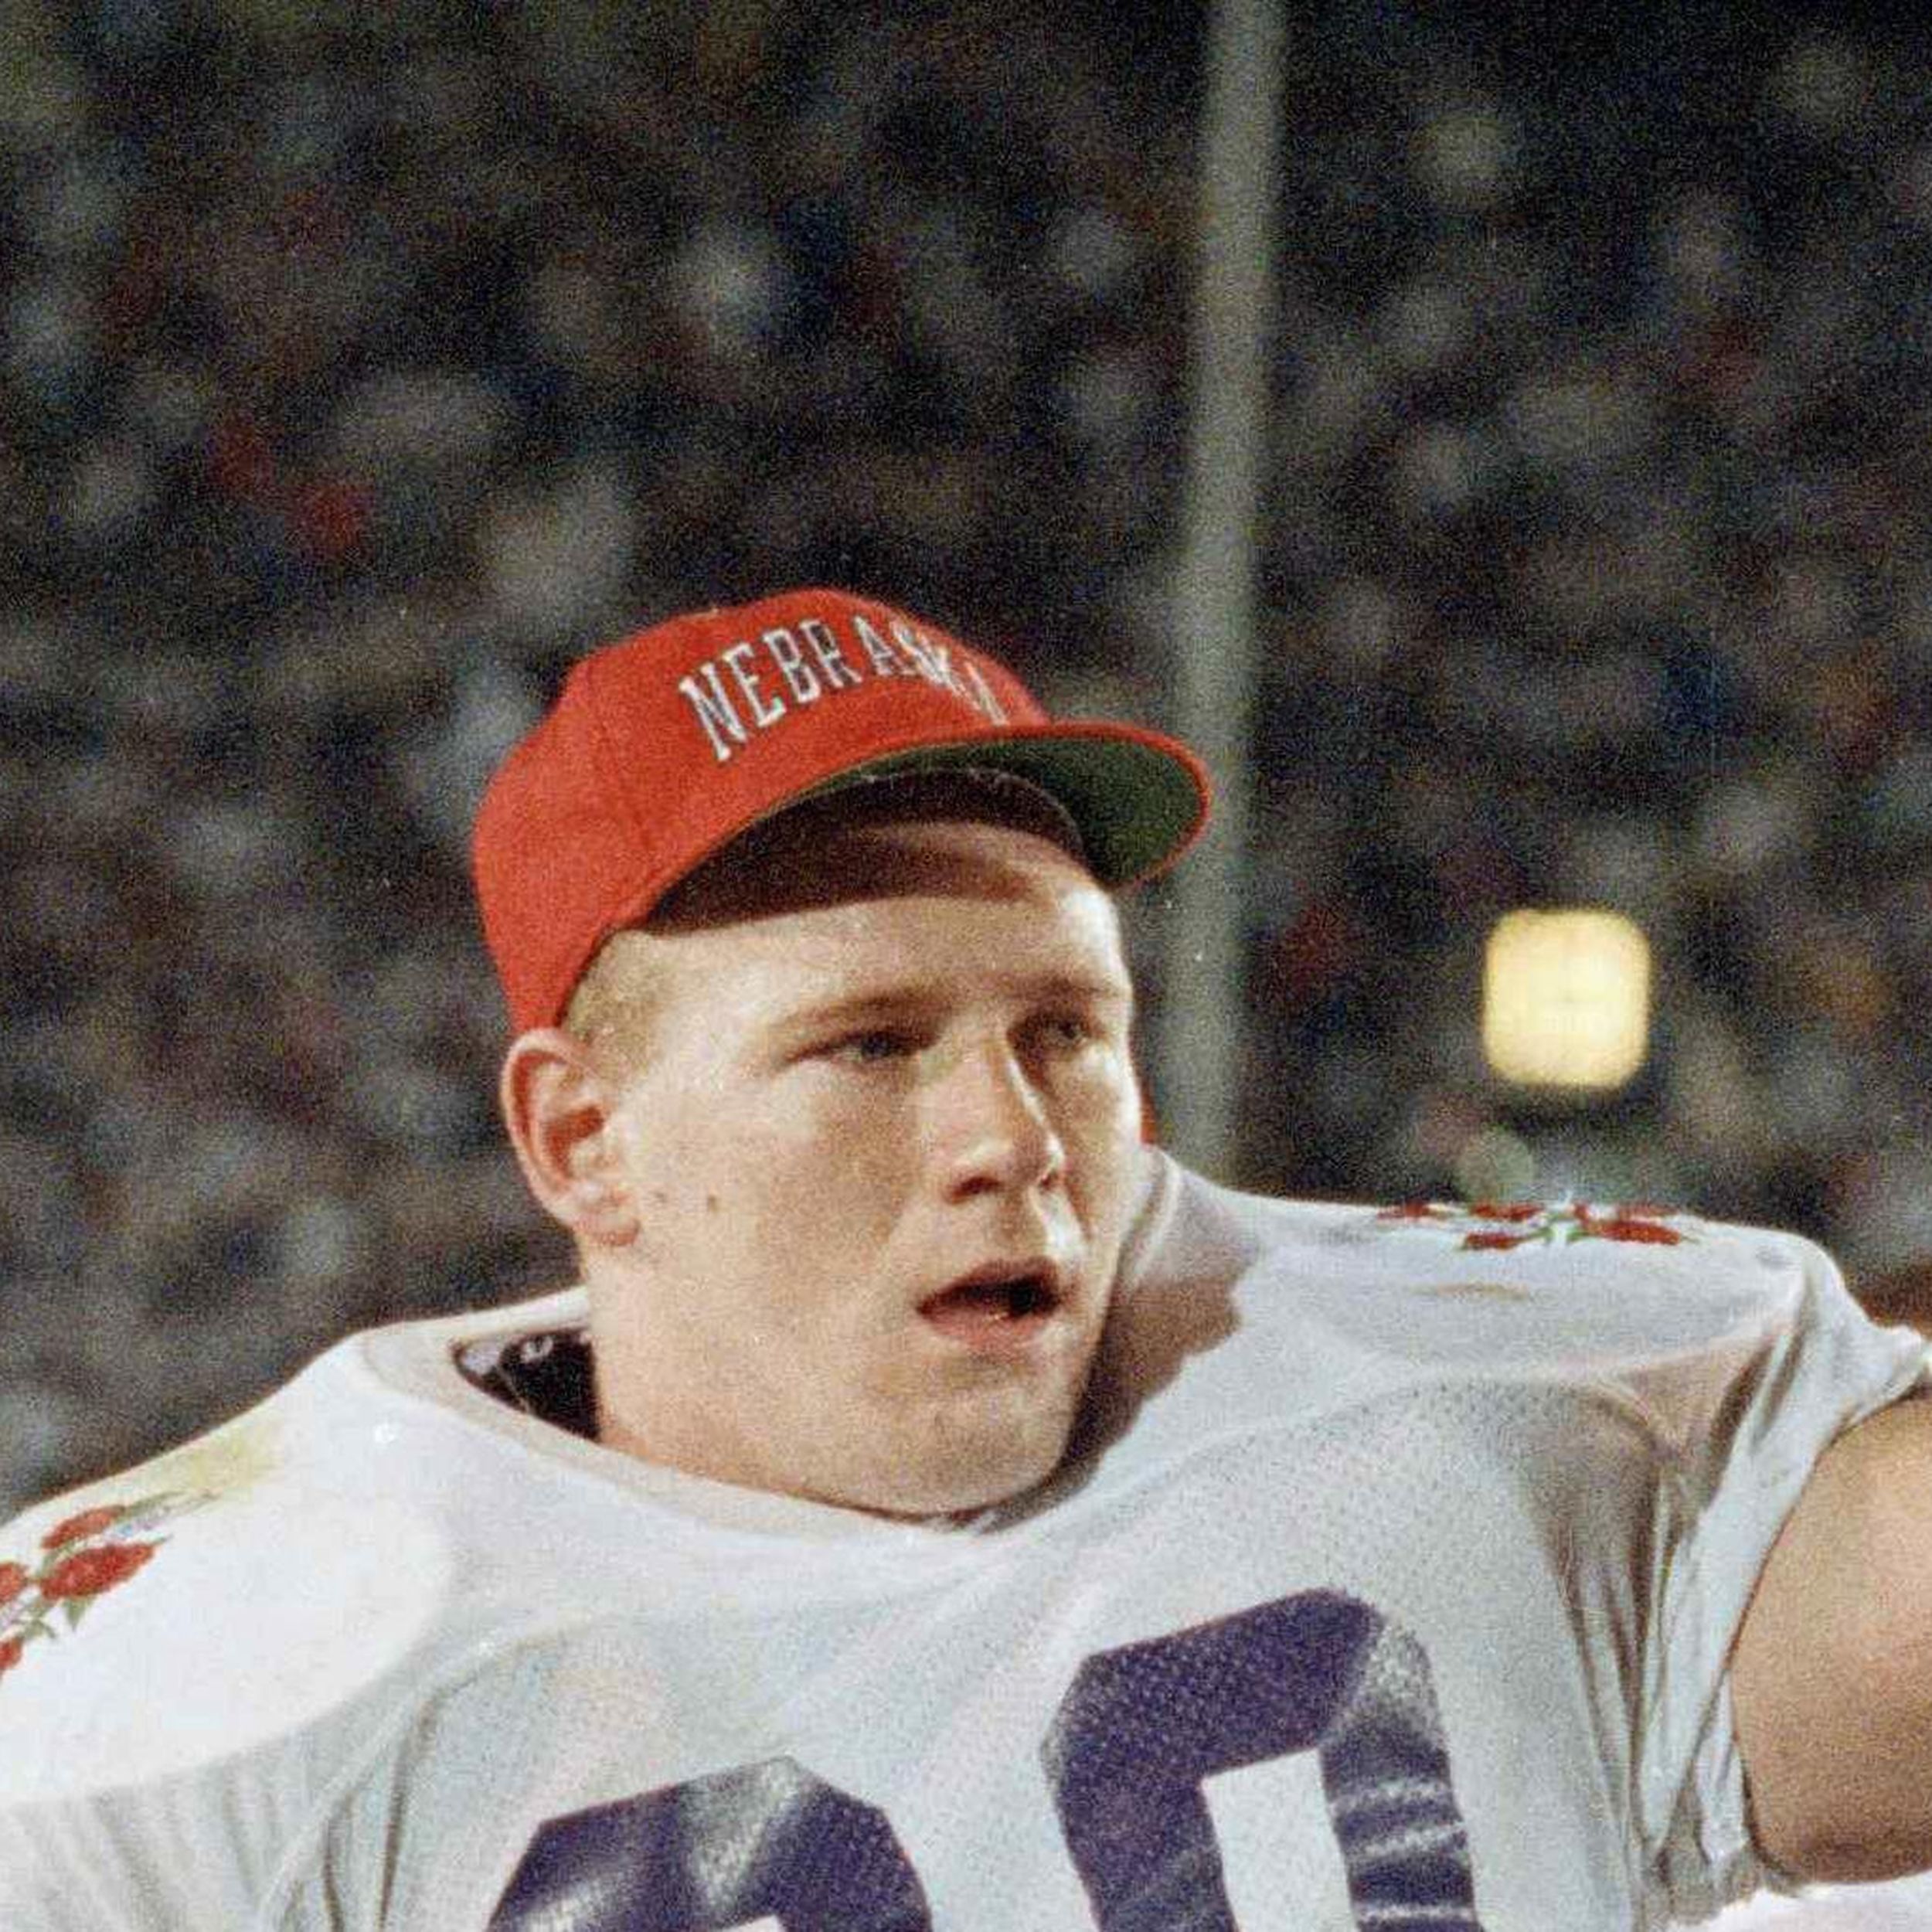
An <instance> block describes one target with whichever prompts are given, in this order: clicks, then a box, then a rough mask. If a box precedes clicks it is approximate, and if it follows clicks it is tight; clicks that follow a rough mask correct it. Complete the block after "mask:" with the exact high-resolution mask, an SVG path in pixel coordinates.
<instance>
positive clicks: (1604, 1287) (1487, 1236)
mask: <svg viewBox="0 0 1932 1932" xmlns="http://www.w3.org/2000/svg"><path fill="white" fill-rule="evenodd" d="M1134 1260H1135V1272H1134V1276H1133V1277H1132V1279H1131V1281H1130V1282H1129V1284H1128V1287H1129V1293H1128V1295H1127V1296H1126V1297H1125V1298H1124V1303H1123V1308H1122V1311H1121V1318H1120V1320H1119V1321H1118V1322H1117V1325H1116V1327H1117V1331H1118V1332H1117V1335H1115V1336H1114V1338H1113V1355H1112V1358H1111V1359H1112V1360H1113V1361H1114V1363H1115V1364H1116V1365H1118V1366H1123V1367H1124V1368H1125V1369H1126V1371H1127V1372H1128V1376H1129V1379H1131V1381H1133V1382H1134V1383H1138V1385H1139V1386H1140V1387H1141V1389H1148V1388H1150V1387H1152V1388H1164V1387H1165V1386H1168V1384H1170V1383H1179V1384H1180V1385H1181V1386H1182V1388H1183V1389H1184V1388H1185V1386H1186V1384H1187V1383H1189V1381H1190V1380H1192V1382H1193V1383H1195V1385H1196V1386H1197V1388H1199V1389H1201V1390H1202V1392H1203V1393H1205V1392H1206V1390H1207V1389H1209V1386H1210V1385H1213V1389H1214V1393H1215V1400H1214V1402H1213V1404H1211V1405H1210V1406H1211V1407H1213V1410H1214V1412H1215V1413H1232V1412H1233V1411H1234V1410H1236V1409H1237V1408H1238V1410H1239V1412H1240V1413H1250V1412H1253V1413H1265V1414H1267V1415H1268V1416H1270V1417H1274V1418H1276V1419H1281V1418H1287V1417H1294V1416H1295V1415H1298V1414H1305V1413H1317V1412H1319V1413H1333V1412H1334V1411H1335V1409H1336V1407H1337V1406H1338V1405H1342V1404H1345V1403H1349V1404H1352V1403H1360V1402H1365V1401H1370V1400H1376V1401H1379V1400H1383V1399H1386V1398H1388V1397H1391V1396H1401V1395H1402V1394H1403V1393H1404V1392H1405V1391H1414V1390H1417V1389H1422V1388H1424V1387H1430V1388H1436V1387H1441V1386H1444V1385H1447V1384H1451V1383H1454V1384H1458V1385H1467V1384H1469V1383H1489V1384H1494V1385H1498V1386H1502V1385H1509V1386H1522V1385H1524V1384H1525V1383H1534V1384H1536V1386H1539V1387H1541V1388H1543V1389H1546V1390H1549V1391H1553V1390H1555V1389H1558V1388H1560V1387H1564V1386H1567V1387H1569V1388H1570V1389H1573V1390H1574V1391H1575V1392H1576V1393H1577V1396H1578V1398H1579V1399H1580V1400H1592V1401H1601V1400H1607V1401H1610V1402H1612V1403H1620V1404H1621V1405H1623V1406H1624V1407H1625V1408H1626V1409H1627V1410H1628V1411H1629V1412H1630V1413H1631V1414H1633V1415H1634V1416H1638V1417H1641V1418H1642V1419H1643V1420H1645V1421H1646V1422H1647V1423H1648V1424H1649V1425H1650V1426H1651V1427H1652V1428H1653V1429H1654V1430H1657V1431H1660V1432H1662V1434H1665V1435H1666V1436H1668V1437H1671V1438H1672V1439H1674V1440H1685V1439H1686V1437H1687V1436H1688V1434H1689V1433H1691V1432H1694V1431H1695V1430H1696V1428H1697V1427H1699V1426H1700V1425H1701V1424H1702V1423H1703V1422H1705V1421H1707V1420H1708V1419H1709V1416H1710V1415H1711V1413H1713V1410H1714V1408H1715V1407H1716V1406H1719V1405H1721V1404H1722V1403H1723V1401H1724V1400H1726V1391H1727V1390H1729V1389H1730V1388H1731V1387H1732V1386H1734V1384H1735V1382H1736V1378H1737V1377H1738V1376H1740V1375H1746V1374H1750V1373H1752V1372H1753V1365H1759V1366H1761V1365H1763V1364H1764V1362H1767V1361H1768V1360H1770V1359H1774V1358H1775V1357H1777V1355H1780V1354H1781V1352H1784V1351H1786V1350H1788V1349H1792V1348H1794V1347H1802V1346H1806V1345H1811V1344H1812V1343H1817V1342H1821V1343H1822V1344H1823V1345H1824V1347H1825V1351H1826V1352H1828V1353H1832V1352H1845V1353H1846V1357H1847V1359H1865V1358H1866V1357H1869V1358H1870V1359H1872V1360H1873V1361H1874V1362H1876V1361H1878V1360H1879V1359H1880V1358H1882V1357H1883V1358H1886V1359H1889V1358H1891V1357H1894V1356H1896V1357H1897V1358H1898V1359H1900V1360H1901V1361H1903V1360H1904V1359H1906V1358H1907V1357H1912V1358H1913V1359H1916V1358H1917V1356H1919V1355H1922V1354H1923V1350H1922V1349H1920V1346H1919V1345H1918V1343H1917V1340H1916V1338H1912V1337H1909V1336H1906V1335H1903V1334H1900V1335H1896V1336H1895V1337H1893V1338H1889V1339H1886V1338H1881V1337H1880V1335H1879V1332H1877V1331H1876V1330H1873V1329H1872V1328H1871V1325H1869V1323H1867V1322H1866V1321H1865V1319H1864V1318H1863V1316H1862V1315H1861V1313H1860V1311H1859V1309H1858V1308H1857V1305H1856V1304H1855V1302H1854V1301H1852V1298H1851V1297H1850V1295H1849V1294H1848V1292H1847V1291H1846V1290H1845V1285H1844V1283H1843V1281H1842V1277H1841V1276H1840V1274H1839V1273H1838V1269H1837V1267H1835V1264H1833V1262H1832V1260H1831V1258H1830V1257H1829V1256H1828V1255H1827V1254H1826V1253H1825V1252H1824V1251H1823V1250H1821V1249H1820V1248H1818V1247H1816V1246H1815V1244H1813V1243H1811V1242H1810V1241H1808V1240H1804V1239H1803V1238H1802V1237H1800V1236H1794V1235H1791V1234H1786V1233H1777V1232H1775V1231H1773V1230H1764V1229H1761V1228H1754V1227H1749V1226H1740V1225H1737V1224H1733V1223H1725V1222H1721V1221H1717V1220H1713V1219H1706V1218H1704V1217H1702V1216H1696V1215H1693V1214H1689V1213H1682V1212H1678V1211H1674V1210H1672V1209H1666V1208H1664V1207H1662V1206H1654V1205H1649V1204H1643V1203H1637V1202H1614V1203H1613V1202H1590V1201H1585V1200H1580V1199H1568V1200H1562V1201H1557V1202H1544V1203H1537V1202H1474V1203H1460V1202H1433V1201H1423V1202H1410V1203H1403V1204H1398V1205H1396V1206H1372V1205H1356V1204H1350V1203H1345V1202H1293V1201H1277V1200H1271V1199H1264V1198H1262V1197H1259V1196H1253V1195H1247V1194H1242V1193H1238V1192H1231V1191H1230V1190H1228V1189H1223V1188H1220V1187H1218V1186H1216V1185H1212V1184H1210V1183H1208V1182H1203V1181H1202V1180H1200V1179H1199V1178H1198V1177H1196V1176H1192V1175H1188V1174H1186V1173H1185V1172H1182V1171H1180V1170H1174V1171H1173V1172H1172V1174H1171V1175H1169V1177H1168V1180H1167V1181H1166V1182H1165V1199H1163V1200H1162V1202H1161V1205H1160V1209H1159V1226H1158V1230H1157V1232H1156V1234H1155V1238H1153V1239H1151V1240H1149V1241H1148V1242H1147V1243H1145V1246H1144V1248H1143V1250H1142V1251H1141V1253H1138V1255H1137V1256H1136V1257H1134ZM1223 1384H1226V1387H1225V1388H1224V1387H1223V1386H1222V1385H1223ZM1236 1388H1240V1389H1245V1390H1247V1391H1248V1392H1249V1393H1250V1400H1248V1401H1247V1402H1246V1403H1243V1404H1240V1405H1233V1404H1231V1403H1230V1400H1229V1399H1228V1398H1229V1397H1230V1394H1231V1392H1232V1391H1233V1389H1236Z"/></svg>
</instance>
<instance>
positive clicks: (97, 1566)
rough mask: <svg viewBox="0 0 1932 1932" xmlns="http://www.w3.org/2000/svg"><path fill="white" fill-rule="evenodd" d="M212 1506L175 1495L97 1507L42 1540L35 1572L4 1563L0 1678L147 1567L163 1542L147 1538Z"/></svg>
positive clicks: (205, 1498) (206, 1499)
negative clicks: (43, 1641) (174, 1519)
mask: <svg viewBox="0 0 1932 1932" xmlns="http://www.w3.org/2000/svg"><path fill="white" fill-rule="evenodd" d="M213 1501H214V1498H213V1496H210V1495H182V1494H179V1493H175V1492H165V1493H163V1494H161V1495H152V1496H143V1497H141V1498H138V1500H136V1501H134V1502H125V1503H104V1504H100V1505H97V1506H96V1507H95V1508H94V1509H83V1510H82V1511H81V1512H80V1513H79V1514H78V1515H73V1516H69V1517H67V1518H66V1519H64V1520H63V1521H62V1522H58V1523H56V1524H55V1525H54V1526H53V1529H50V1530H49V1531H48V1532H47V1533H46V1535H45V1536H43V1537H42V1538H41V1539H40V1547H41V1548H42V1549H43V1550H44V1551H45V1552H46V1555H45V1556H43V1558H42V1559H41V1560H40V1563H39V1567H38V1568H30V1567H29V1566H28V1565H27V1564H26V1563H19V1562H7V1563H0V1677H5V1675H6V1674H7V1673H8V1672H9V1671H12V1670H14V1669H15V1668H18V1667H19V1663H20V1661H21V1659H22V1657H24V1656H25V1655H26V1651H27V1649H28V1647H29V1645H32V1644H34V1643H36V1641H39V1640H40V1639H43V1638H49V1639H51V1638H56V1637H58V1636H60V1635H61V1634H63V1633H64V1632H66V1631H74V1630H77V1629H78V1628H80V1621H81V1619H82V1617H84V1616H85V1615H86V1614H87V1612H88V1611H90V1609H91V1608H92V1607H94V1604H96V1603H97V1601H98V1600H100V1597H103V1596H104V1595H105V1594H106V1593H107V1591H109V1590H118V1589H119V1588H121V1586H122V1585H123V1584H124V1583H126V1582H127V1581H128V1579H129V1578H130V1577H133V1576H134V1575H135V1574H136V1573H138V1571H140V1570H144V1569H145V1568H146V1567H147V1566H148V1564H149V1563H151V1562H152V1561H153V1560H154V1558H155V1553H156V1552H157V1551H158V1550H159V1549H161V1547H162V1539H158V1538H156V1537H155V1536H152V1535H151V1534H150V1533H148V1532H151V1531H153V1530H154V1529H156V1528H157V1527H158V1526H159V1525H161V1524H162V1523H164V1522H167V1521H168V1520H169V1519H170V1518H172V1517H175V1516H179V1515H184V1514H185V1512H188V1511H189V1510H191V1509H200V1508H202V1506H203V1505H205V1504H207V1503H210V1502H213Z"/></svg>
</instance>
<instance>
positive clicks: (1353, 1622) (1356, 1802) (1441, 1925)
mask: <svg viewBox="0 0 1932 1932" xmlns="http://www.w3.org/2000/svg"><path fill="white" fill-rule="evenodd" d="M1302 1751H1314V1752H1315V1753H1317V1759H1318V1764H1319V1766H1320V1769H1321V1781H1322V1788H1323V1790H1324V1791H1325V1793H1326V1794H1327V1798H1328V1816H1329V1822H1330V1825H1331V1827H1332V1829H1333V1831H1334V1832H1335V1839H1336V1842H1337V1844H1338V1846H1339V1847H1340V1849H1341V1852H1342V1864H1343V1866H1344V1868H1345V1870H1346V1872H1347V1873H1348V1879H1349V1896H1350V1898H1351V1900H1352V1903H1353V1906H1354V1911H1355V1921H1356V1923H1357V1924H1358V1926H1362V1927H1375V1928H1376V1932H1403V1928H1406V1927H1422V1926H1424V1925H1426V1926H1427V1927H1429V1928H1430V1932H1481V1921H1480V1920H1478V1917H1477V1916H1476V1907H1475V1890H1474V1887H1473V1885H1472V1883H1471V1876H1470V1869H1469V1847H1468V1834H1467V1833H1466V1832H1465V1831H1464V1827H1463V1821H1462V1816H1461V1812H1460V1811H1458V1809H1457V1808H1456V1801H1455V1794H1454V1791H1452V1790H1451V1787H1450V1780H1449V1758H1448V1753H1447V1747H1445V1745H1444V1741H1443V1736H1442V1726H1441V1723H1440V1717H1439V1715H1438V1713H1437V1706H1436V1699H1435V1692H1434V1685H1433V1684H1432V1682H1431V1680H1430V1672H1429V1663H1428V1659H1427V1657H1426V1656H1424V1655H1423V1651H1422V1649H1421V1647H1420V1645H1418V1644H1417V1642H1416V1641H1415V1640H1414V1639H1413V1638H1412V1637H1410V1635H1409V1634H1407V1632H1406V1631H1403V1630H1402V1629H1400V1628H1399V1627H1398V1626H1397V1625H1396V1624H1392V1623H1390V1622H1389V1621H1388V1620H1387V1619H1386V1618H1385V1617H1383V1616H1382V1615H1381V1614H1379V1612H1378V1611H1375V1610H1374V1609H1372V1608H1371V1607H1369V1605H1368V1604H1364V1603H1362V1602H1360V1601H1359V1600H1357V1599H1356V1598H1355V1597H1348V1596H1344V1595H1342V1594H1338V1593H1337V1592H1334V1591H1328V1590H1311V1591H1308V1592H1304V1594H1301V1595H1299V1596H1295V1597H1284V1598H1282V1599H1281V1600H1279V1601H1277V1602H1274V1603H1269V1604H1260V1605H1258V1606H1257V1607H1255V1608H1254V1609H1253V1610H1247V1611H1241V1612H1240V1613H1239V1614H1236V1615H1235V1616H1232V1617H1220V1618H1217V1619H1216V1621H1213V1622H1212V1623H1206V1624H1194V1625H1192V1626H1191V1627H1190V1628H1188V1629H1186V1630H1182V1631H1174V1632H1173V1633H1172V1634H1170V1635H1168V1636H1165V1637H1158V1638H1153V1639H1151V1641H1148V1642H1146V1643H1141V1644H1128V1645H1122V1646H1121V1648H1118V1649H1115V1650H1109V1651H1100V1652H1099V1653H1098V1654H1097V1655H1094V1656H1093V1657H1090V1658H1088V1659H1087V1662H1085V1663H1084V1664H1083V1665H1082V1666H1081V1667H1080V1670H1079V1672H1077V1674H1076V1675H1075V1677H1074V1679H1073V1683H1072V1684H1071V1685H1070V1686H1069V1688H1068V1689H1067V1692H1066V1696H1064V1697H1063V1699H1061V1700H1060V1709H1059V1711H1058V1712H1057V1713H1056V1716H1055V1717H1054V1719H1053V1723H1052V1725H1051V1726H1050V1727H1049V1730H1048V1732H1047V1734H1046V1740H1045V1741H1044V1743H1043V1745H1042V1746H1041V1756H1042V1759H1043V1762H1044V1764H1045V1766H1046V1776H1047V1781H1048V1784H1049V1787H1050V1788H1051V1790H1052V1791H1053V1800H1054V1803H1055V1804H1056V1806H1057V1807H1058V1808H1059V1812H1060V1828H1061V1830H1062V1832H1063V1834H1064V1835H1065V1837H1066V1845H1067V1849H1068V1851H1069V1852H1070V1853H1071V1855H1072V1857H1073V1864H1074V1866H1075V1868H1076V1869H1077V1870H1078V1872H1079V1873H1080V1879H1081V1882H1082V1883H1083V1885H1084V1886H1086V1888H1087V1897H1088V1899H1089V1900H1090V1902H1091V1903H1092V1906H1093V1908H1094V1922H1095V1923H1096V1924H1097V1926H1098V1927H1100V1932H1172V1928H1174V1927H1179V1926H1186V1927H1189V1928H1190V1932H1239V1928H1238V1927H1237V1926H1236V1921H1235V1919H1234V1916H1233V1910H1232V1909H1231V1907H1230V1905H1229V1903H1228V1897H1227V1891H1226V1886H1225V1884H1224V1883H1223V1877H1222V1869H1221V1855H1220V1848H1219V1845H1218V1844H1217V1843H1216V1840H1215V1836H1214V1827H1213V1821H1212V1819H1211V1818H1209V1815H1208V1810H1207V1804H1206V1798H1205V1797H1204V1795H1203V1794H1202V1780H1203V1779H1204V1778H1206V1777H1211V1776H1213V1774H1215V1773H1216V1772H1219V1771H1226V1770H1236V1769H1237V1768H1239V1767H1241V1766H1243V1765H1247V1764H1260V1763H1263V1762H1264V1761H1266V1760H1268V1759H1270V1758H1280V1757H1292V1756H1294V1754H1296V1753H1299V1752H1302ZM760 1918H771V1919H775V1920H777V1922H778V1923H780V1924H781V1926H783V1927H784V1928H785V1932H930V1927H931V1924H932V1920H931V1917H930V1913H928V1911H927V1904H926V1898H925V1894H924V1892H923V1889H922V1888H921V1886H920V1883H919V1879H918V1877H917V1874H916V1873H915V1872H913V1868H912V1866H911V1864H910V1862H909V1861H908V1859H906V1855H905V1852H903V1849H901V1848H900V1843H899V1840H898V1838H897V1837H896V1835H895V1834H894V1832H893V1828H892V1826H891V1825H890V1823H889V1821H887V1820H886V1818H885V1816H884V1815H883V1814H882V1813H881V1812H879V1811H876V1810H875V1809H874V1808H872V1806H870V1805H869V1804H862V1803H861V1802H860V1801H859V1800H858V1799H856V1798H852V1797H850V1796H849V1795H848V1794H846V1793H845V1792H843V1791H839V1790H838V1789H837V1788H836V1787H835V1786H833V1785H831V1784H826V1783H825V1781H824V1780H823V1779H821V1778H819V1777H815V1776H814V1775H813V1774H812V1773H811V1772H810V1771H808V1770H805V1769H804V1768H803V1767H801V1766H800V1765H798V1764H794V1762H793V1761H792V1760H791V1759H790V1758H774V1759H770V1760H767V1762H765V1763H764V1764H754V1765H747V1766H744V1767H741V1768H740V1769H738V1770H730V1771H723V1772H719V1773H717V1774H714V1775H713V1776H711V1777H702V1778H696V1779H693V1780H692V1781H690V1782H689V1783H687V1784H679V1785H675V1786H672V1787H668V1788H667V1789H665V1790H662V1791H649V1792H646V1793H645V1794H643V1795H642V1796H641V1797H638V1798H630V1799H627V1800H625V1801H622V1802H621V1803H618V1804H607V1805H603V1806H600V1807H599V1808H597V1809H596V1810H594V1811H580V1812H576V1813H573V1814H572V1815H570V1816H567V1817H564V1818H553V1819H552V1820H551V1821H550V1822H549V1824H547V1825H545V1826H544V1827H543V1829H542V1830H541V1831H540V1832H538V1834H537V1835H536V1839H535V1841H534V1842H532V1845H531V1846H530V1849H529V1852H527V1853H526V1855H525V1857H524V1859H523V1862H522V1864H521V1865H520V1866H519V1867H518V1868H517V1870H516V1872H515V1876H514V1877H512V1879H511V1881H510V1884H509V1889H508V1890H507V1891H506V1892H505V1893H504V1895H503V1899H502V1903H500V1904H499V1905H498V1907H497V1909H496V1912H495V1915H494V1916H493V1917H492V1919H491V1920H490V1932H727V1928H729V1927H735V1926H741V1925H743V1924H745V1923H747V1922H748V1921H750V1920H757V1919H760Z"/></svg>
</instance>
